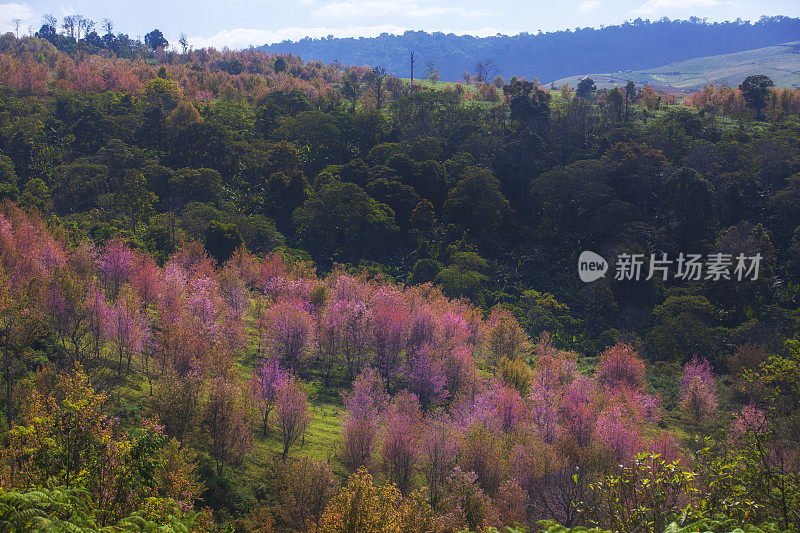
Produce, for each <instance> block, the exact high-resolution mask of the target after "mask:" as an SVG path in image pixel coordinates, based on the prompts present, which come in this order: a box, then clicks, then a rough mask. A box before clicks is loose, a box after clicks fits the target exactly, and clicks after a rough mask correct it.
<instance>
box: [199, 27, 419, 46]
mask: <svg viewBox="0 0 800 533" xmlns="http://www.w3.org/2000/svg"><path fill="white" fill-rule="evenodd" d="M405 30H406V28H403V27H400V26H395V25H391V24H385V25H381V26H347V27H343V28H330V27H326V26H316V27H312V28H281V29H280V30H276V31H271V30H256V29H252V28H236V29H232V30H223V31H221V32H219V33H217V34H216V35H212V36H210V37H202V36H197V37H190V38H189V44H191V45H192V46H194V47H195V48H206V47H214V48H223V47H226V46H227V47H228V48H234V49H235V48H248V47H250V46H260V45H262V44H272V43H279V42H281V41H285V40H291V41H297V40H300V39H302V38H303V37H311V38H312V39H317V38H320V37H326V36H328V35H333V36H334V37H376V36H378V35H380V34H381V33H403V32H404V31H405Z"/></svg>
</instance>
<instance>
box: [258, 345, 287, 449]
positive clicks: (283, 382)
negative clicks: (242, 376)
mask: <svg viewBox="0 0 800 533" xmlns="http://www.w3.org/2000/svg"><path fill="white" fill-rule="evenodd" d="M291 379H292V377H291V375H290V374H289V373H288V372H287V371H286V370H284V369H283V368H282V367H281V365H280V363H278V361H277V359H262V360H261V366H259V368H258V370H256V372H255V374H254V375H253V378H252V380H251V382H250V386H251V388H252V391H253V394H254V395H255V397H256V402H257V403H258V404H259V405H260V406H261V413H262V417H263V421H264V424H263V430H262V431H263V434H264V435H266V434H267V429H268V427H269V414H270V413H271V412H272V409H273V408H274V407H275V403H276V402H277V400H278V394H279V393H280V391H281V390H282V389H283V388H284V387H286V386H287V385H288V383H289V381H290V380H291Z"/></svg>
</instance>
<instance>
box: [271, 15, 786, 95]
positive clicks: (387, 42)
mask: <svg viewBox="0 0 800 533" xmlns="http://www.w3.org/2000/svg"><path fill="white" fill-rule="evenodd" d="M798 40H800V19H798V18H789V17H783V16H776V17H762V18H761V19H760V20H758V21H757V22H754V23H751V22H748V21H740V20H737V21H733V22H719V23H707V22H705V21H703V20H700V19H697V18H693V19H690V20H673V21H670V20H669V19H661V20H658V21H655V22H650V21H646V20H645V21H643V20H641V19H637V20H636V21H633V22H626V23H624V24H620V25H616V26H607V27H603V28H598V29H594V28H582V29H575V30H564V31H558V32H551V33H539V34H536V35H533V34H528V33H521V34H519V35H514V36H508V35H497V36H494V37H482V38H481V37H474V36H470V35H454V34H444V33H426V32H422V31H416V32H412V31H408V32H406V33H404V34H403V35H390V34H383V35H381V36H379V37H372V38H333V37H330V38H322V39H310V38H306V39H302V40H300V41H296V42H293V41H284V42H281V43H277V44H272V45H264V46H261V47H259V49H260V50H264V51H266V52H277V53H292V54H295V55H298V56H300V57H301V58H303V59H304V60H315V59H320V60H322V61H325V62H326V63H327V62H331V61H335V60H338V61H341V62H342V63H343V64H347V65H369V66H381V67H385V68H386V70H387V71H389V72H391V73H393V74H395V75H396V76H401V77H409V74H410V53H411V52H412V51H413V52H414V54H415V59H416V68H415V73H414V74H415V78H422V77H424V74H425V69H426V65H427V63H428V62H430V61H432V62H433V63H434V64H435V66H436V68H438V69H439V74H440V76H441V79H442V80H446V81H457V80H459V79H461V77H462V74H463V73H464V71H470V72H474V71H475V66H476V65H477V64H478V63H479V62H483V61H485V60H487V59H491V60H492V61H494V63H496V64H497V67H498V69H499V74H500V75H502V76H503V77H505V78H509V77H511V76H513V75H516V76H525V77H527V78H529V79H532V78H533V77H538V78H539V79H540V80H541V81H543V82H547V83H549V82H550V81H552V80H560V79H563V78H567V77H569V76H577V75H584V74H587V73H590V72H607V73H619V72H623V71H637V72H638V71H648V72H649V69H660V68H662V67H663V66H664V65H669V64H671V63H677V62H684V61H687V60H690V59H696V58H701V57H703V58H706V57H709V56H719V55H726V54H734V53H736V52H745V51H755V49H762V48H768V47H775V46H777V45H782V44H784V43H793V42H795V41H798ZM663 68H666V67H663ZM777 68H783V67H777ZM794 70H797V69H796V68H795V69H794ZM653 75H654V76H656V75H658V74H657V73H653ZM701 77H702V74H700V75H699V77H698V78H697V79H700V78H701ZM681 80H683V78H681ZM681 80H677V81H680V82H681V83H683V81H681ZM672 81H676V80H672ZM687 83H691V81H688V82H687ZM737 83H738V82H737Z"/></svg>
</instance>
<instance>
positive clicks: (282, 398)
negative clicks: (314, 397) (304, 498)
mask: <svg viewBox="0 0 800 533" xmlns="http://www.w3.org/2000/svg"><path fill="white" fill-rule="evenodd" d="M275 420H276V425H277V426H278V429H279V430H280V434H281V440H282V441H283V448H282V452H281V460H282V461H283V462H286V457H287V456H288V455H289V450H290V449H291V447H292V446H294V445H295V444H296V443H297V441H298V439H300V438H301V437H303V435H305V432H306V428H307V427H308V422H309V413H308V399H307V398H306V394H305V393H304V392H303V390H302V389H301V388H300V387H299V386H298V384H297V382H296V381H294V380H289V381H288V382H287V384H286V386H284V387H282V388H281V389H280V391H278V398H277V403H276V407H275Z"/></svg>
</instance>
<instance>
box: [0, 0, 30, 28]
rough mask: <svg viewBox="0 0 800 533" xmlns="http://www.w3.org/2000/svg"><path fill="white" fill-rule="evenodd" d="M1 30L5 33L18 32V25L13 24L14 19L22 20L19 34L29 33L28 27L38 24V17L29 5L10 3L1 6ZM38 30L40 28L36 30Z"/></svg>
mask: <svg viewBox="0 0 800 533" xmlns="http://www.w3.org/2000/svg"><path fill="white" fill-rule="evenodd" d="M0 13H2V15H0V30H2V32H3V33H5V32H7V31H10V32H14V31H16V24H14V23H13V20H14V19H20V25H19V34H20V35H22V34H23V33H24V34H27V33H28V26H33V25H34V24H35V23H36V17H35V16H34V14H33V10H32V9H31V8H30V7H29V6H28V4H21V3H16V2H15V3H10V4H0ZM36 29H38V28H36Z"/></svg>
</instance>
